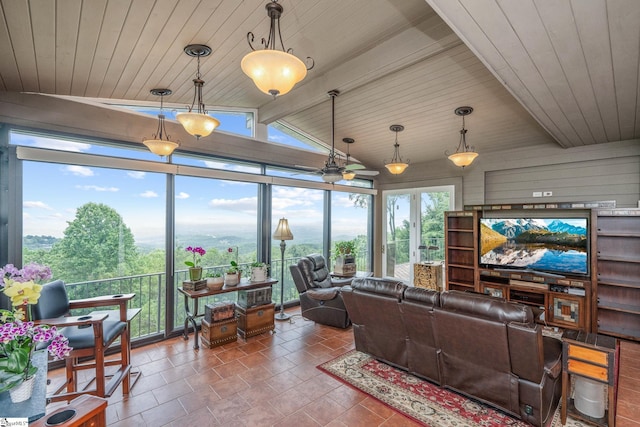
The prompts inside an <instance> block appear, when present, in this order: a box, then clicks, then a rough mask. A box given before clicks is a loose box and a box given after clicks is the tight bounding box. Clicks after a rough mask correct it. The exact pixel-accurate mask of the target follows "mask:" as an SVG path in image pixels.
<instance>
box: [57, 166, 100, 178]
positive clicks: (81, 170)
mask: <svg viewBox="0 0 640 427" xmlns="http://www.w3.org/2000/svg"><path fill="white" fill-rule="evenodd" d="M64 170H65V171H67V172H71V173H72V174H73V175H76V176H93V175H94V173H93V171H92V170H91V168H88V167H86V166H76V165H70V166H66V167H65V168H64Z"/></svg>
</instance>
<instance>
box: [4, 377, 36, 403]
mask: <svg viewBox="0 0 640 427" xmlns="http://www.w3.org/2000/svg"><path fill="white" fill-rule="evenodd" d="M35 384H36V376H35V375H33V376H32V377H31V378H29V379H27V380H25V381H23V382H21V383H20V384H18V385H17V386H15V387H14V388H12V389H10V390H9V396H10V397H11V401H12V402H13V403H19V402H24V401H25V400H27V399H29V398H30V397H31V394H32V393H33V386H34V385H35Z"/></svg>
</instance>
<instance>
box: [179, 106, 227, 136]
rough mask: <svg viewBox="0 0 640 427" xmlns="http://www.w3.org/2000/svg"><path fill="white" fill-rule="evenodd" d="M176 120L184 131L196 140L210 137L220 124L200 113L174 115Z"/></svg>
mask: <svg viewBox="0 0 640 427" xmlns="http://www.w3.org/2000/svg"><path fill="white" fill-rule="evenodd" d="M176 120H178V121H179V122H180V124H181V125H182V126H183V127H184V130H186V131H187V132H188V133H189V134H190V135H193V136H195V137H196V138H198V139H200V138H201V137H203V136H209V135H211V132H213V131H214V129H215V128H217V127H218V126H220V122H219V121H218V120H217V119H215V118H214V117H211V116H210V115H208V114H201V113H192V112H188V113H187V112H185V113H178V114H176Z"/></svg>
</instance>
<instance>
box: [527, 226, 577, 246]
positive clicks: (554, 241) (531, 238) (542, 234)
mask: <svg viewBox="0 0 640 427" xmlns="http://www.w3.org/2000/svg"><path fill="white" fill-rule="evenodd" d="M515 241H516V242H518V243H544V244H546V245H561V246H570V247H574V248H586V247H587V236H581V235H580V234H569V233H554V232H551V231H547V230H535V231H525V232H524V233H521V234H519V235H518V237H516V239H515Z"/></svg>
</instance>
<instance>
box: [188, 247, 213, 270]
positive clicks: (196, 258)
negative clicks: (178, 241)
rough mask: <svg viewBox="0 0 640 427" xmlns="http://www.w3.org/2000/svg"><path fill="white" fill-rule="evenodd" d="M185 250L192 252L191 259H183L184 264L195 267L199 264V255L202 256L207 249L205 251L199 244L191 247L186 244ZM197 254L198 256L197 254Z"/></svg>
mask: <svg viewBox="0 0 640 427" xmlns="http://www.w3.org/2000/svg"><path fill="white" fill-rule="evenodd" d="M185 251H187V252H191V253H192V254H193V261H185V262H184V263H185V265H187V266H188V267H195V266H197V265H198V264H200V259H201V257H203V256H204V254H206V253H207V251H205V250H204V249H203V248H201V247H200V246H198V247H195V248H194V247H191V246H187V247H186V248H185ZM198 255H199V256H198Z"/></svg>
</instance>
